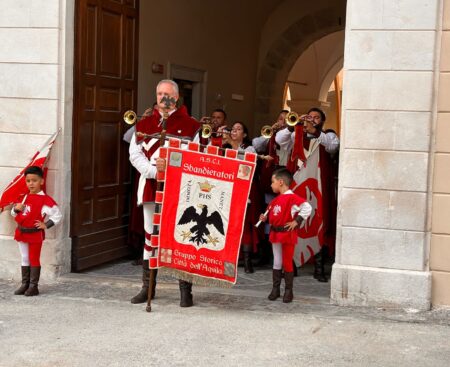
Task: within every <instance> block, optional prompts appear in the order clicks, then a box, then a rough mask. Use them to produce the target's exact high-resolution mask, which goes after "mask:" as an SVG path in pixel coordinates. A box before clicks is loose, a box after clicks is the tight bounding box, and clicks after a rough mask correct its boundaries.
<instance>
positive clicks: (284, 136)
mask: <svg viewBox="0 0 450 367" xmlns="http://www.w3.org/2000/svg"><path fill="white" fill-rule="evenodd" d="M293 135H294V133H292V132H290V131H289V129H288V128H285V129H282V130H280V131H278V132H277V134H276V135H275V142H276V143H277V144H278V145H279V146H280V148H281V149H283V150H287V151H290V150H291V149H292V146H293V145H294V139H293V138H292V136H293Z"/></svg>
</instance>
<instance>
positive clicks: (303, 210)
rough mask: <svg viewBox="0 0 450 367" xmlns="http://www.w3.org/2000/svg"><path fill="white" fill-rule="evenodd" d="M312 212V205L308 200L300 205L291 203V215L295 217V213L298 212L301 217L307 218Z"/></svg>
mask: <svg viewBox="0 0 450 367" xmlns="http://www.w3.org/2000/svg"><path fill="white" fill-rule="evenodd" d="M311 212H312V206H311V204H309V203H308V202H306V201H305V202H304V203H302V204H300V205H292V208H291V215H292V218H295V214H296V213H298V215H300V216H301V217H302V218H303V219H307V218H308V217H309V216H310V215H311Z"/></svg>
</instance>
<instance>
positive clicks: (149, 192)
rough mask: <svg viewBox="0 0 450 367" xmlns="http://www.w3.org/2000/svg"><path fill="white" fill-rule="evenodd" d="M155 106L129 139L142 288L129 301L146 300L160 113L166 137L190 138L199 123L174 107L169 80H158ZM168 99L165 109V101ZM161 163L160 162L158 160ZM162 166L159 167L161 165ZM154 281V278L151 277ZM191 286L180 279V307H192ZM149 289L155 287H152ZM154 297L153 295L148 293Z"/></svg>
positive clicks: (175, 90)
mask: <svg viewBox="0 0 450 367" xmlns="http://www.w3.org/2000/svg"><path fill="white" fill-rule="evenodd" d="M156 98H157V106H156V108H154V110H153V112H152V114H151V115H150V116H146V117H144V118H143V119H142V120H140V121H139V122H138V123H137V125H136V133H135V134H134V137H133V138H132V139H131V142H130V150H129V152H130V162H131V164H132V165H133V166H134V167H135V168H136V169H137V170H138V171H139V173H140V175H141V176H140V180H139V187H138V195H137V196H138V204H139V205H141V204H142V205H143V211H144V229H145V245H144V261H143V274H142V283H143V284H142V289H141V291H140V292H139V293H138V294H137V295H136V296H135V297H133V298H132V299H131V303H144V302H147V298H148V289H149V286H150V270H149V257H150V253H151V235H152V233H153V216H154V213H155V195H156V175H157V171H158V170H157V168H159V169H160V170H161V167H162V166H160V167H157V158H158V157H159V135H160V134H161V132H162V122H163V112H167V113H168V118H167V121H166V135H167V137H179V138H182V139H187V140H193V139H194V137H195V136H196V134H197V132H198V130H199V128H200V125H199V123H198V122H197V121H196V120H195V119H193V118H192V117H190V116H189V115H188V112H187V109H186V107H185V106H181V107H180V108H176V102H177V101H178V99H179V92H178V85H177V84H176V83H175V82H174V81H172V80H161V81H160V82H159V83H158V85H157V87H156ZM167 100H169V101H171V103H170V107H169V108H167V105H166V103H165V101H167ZM159 164H161V161H160V162H159ZM162 169H163V168H162ZM155 282H156V277H155ZM191 287H192V285H191V284H189V283H187V282H184V281H181V280H180V291H181V297H182V300H181V303H180V306H182V307H189V306H192V294H191ZM152 289H153V290H154V289H155V287H154V286H153V288H152ZM151 297H152V298H153V297H154V294H152V295H151Z"/></svg>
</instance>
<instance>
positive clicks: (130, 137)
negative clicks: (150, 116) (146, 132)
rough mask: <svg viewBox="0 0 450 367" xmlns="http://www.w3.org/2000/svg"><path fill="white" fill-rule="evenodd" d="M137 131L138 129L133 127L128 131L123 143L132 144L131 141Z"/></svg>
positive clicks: (124, 135)
mask: <svg viewBox="0 0 450 367" xmlns="http://www.w3.org/2000/svg"><path fill="white" fill-rule="evenodd" d="M135 131H136V127H135V126H133V127H131V128H130V129H128V130H127V131H126V132H125V134H123V141H125V142H127V143H128V144H130V142H131V139H132V138H133V134H134V132H135Z"/></svg>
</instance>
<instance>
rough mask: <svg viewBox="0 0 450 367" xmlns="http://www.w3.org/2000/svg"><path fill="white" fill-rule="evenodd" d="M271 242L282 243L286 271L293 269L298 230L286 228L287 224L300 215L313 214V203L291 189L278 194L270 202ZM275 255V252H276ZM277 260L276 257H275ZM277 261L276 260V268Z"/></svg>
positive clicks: (305, 216)
mask: <svg viewBox="0 0 450 367" xmlns="http://www.w3.org/2000/svg"><path fill="white" fill-rule="evenodd" d="M268 208H269V209H268V210H269V213H268V218H269V223H270V235H269V240H270V242H271V243H272V244H273V245H274V246H276V245H277V244H281V245H282V256H283V268H284V270H285V271H286V272H292V271H293V265H292V260H293V257H294V249H295V245H296V244H297V231H296V230H286V229H285V227H284V226H285V225H286V224H287V223H289V222H292V221H293V220H296V218H297V217H298V216H299V215H300V216H301V217H302V218H303V220H304V219H307V218H308V217H309V215H310V214H311V209H312V208H311V205H309V203H307V202H306V200H305V199H303V198H301V197H300V196H298V195H296V194H294V193H293V192H292V191H291V190H288V191H286V192H285V193H283V194H280V195H278V196H277V197H276V198H275V199H273V200H272V202H271V203H270V204H269V207H268ZM274 257H276V256H275V252H274ZM275 260H276V259H275ZM275 264H276V261H275V262H274V268H275Z"/></svg>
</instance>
